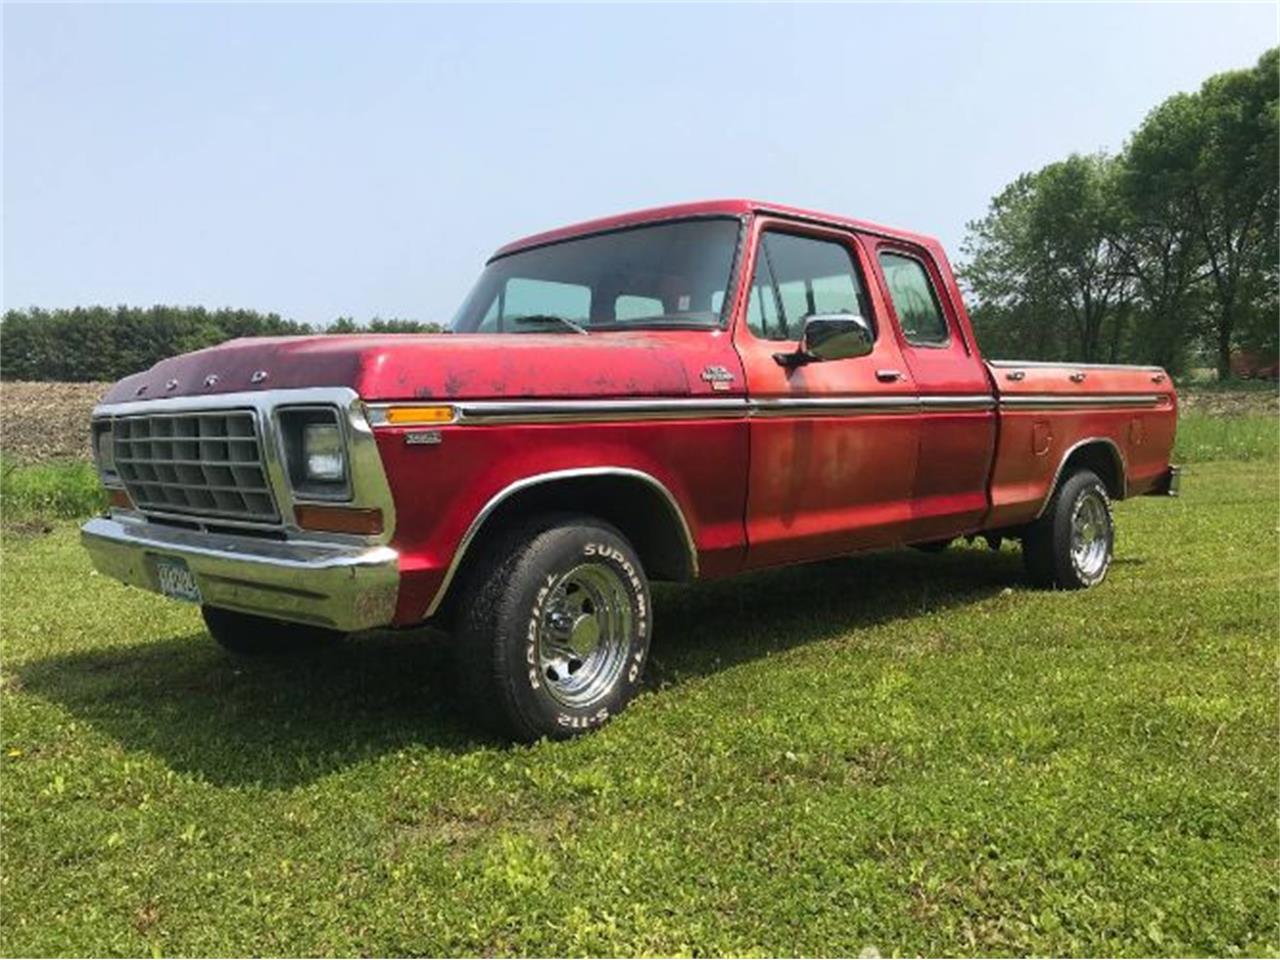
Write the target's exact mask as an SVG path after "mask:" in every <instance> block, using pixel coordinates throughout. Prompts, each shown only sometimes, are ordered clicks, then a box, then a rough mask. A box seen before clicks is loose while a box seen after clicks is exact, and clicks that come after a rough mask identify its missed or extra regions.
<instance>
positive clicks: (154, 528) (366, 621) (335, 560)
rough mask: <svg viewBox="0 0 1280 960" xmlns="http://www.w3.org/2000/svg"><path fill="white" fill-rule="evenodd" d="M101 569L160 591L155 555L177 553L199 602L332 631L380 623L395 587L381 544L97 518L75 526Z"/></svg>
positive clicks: (392, 565)
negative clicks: (295, 538)
mask: <svg viewBox="0 0 1280 960" xmlns="http://www.w3.org/2000/svg"><path fill="white" fill-rule="evenodd" d="M80 540H81V542H82V543H83V544H84V547H85V549H86V550H88V551H89V556H90V557H91V558H92V560H93V565H94V567H96V568H97V569H98V571H99V572H100V573H103V574H105V575H107V576H109V577H114V578H115V579H117V580H121V581H123V582H125V583H127V584H130V585H131V586H135V587H141V588H143V589H144V590H152V591H156V592H159V590H160V587H159V583H158V581H157V574H156V564H155V558H157V557H161V558H165V557H168V558H180V559H181V560H183V561H185V562H186V564H187V566H188V568H190V570H191V572H192V573H193V574H194V575H195V580H196V584H197V585H198V586H199V588H200V594H201V597H202V598H203V601H204V603H206V604H208V605H209V606H214V607H225V608H227V609H228V610H239V611H242V612H245V613H255V614H259V615H261V616H265V617H277V618H279V619H281V620H292V621H297V622H299V623H313V624H319V625H321V626H325V627H332V628H333V629H335V630H343V631H352V630H364V629H368V628H370V627H380V626H385V625H387V624H389V623H390V622H391V619H392V616H393V615H394V613H395V608H396V599H397V595H398V593H399V588H400V567H399V555H398V554H397V553H396V551H395V550H393V549H392V548H391V547H387V546H360V545H347V544H336V543H306V542H299V541H289V540H266V539H262V538H260V537H246V536H236V535H230V534H221V533H216V534H215V533H203V532H199V531H195V530H185V529H180V528H176V527H169V526H164V525H161V524H156V523H148V522H146V521H145V520H122V519H118V518H116V517H97V518H95V519H93V520H90V521H89V522H88V523H86V524H85V525H84V526H83V527H81V528H80Z"/></svg>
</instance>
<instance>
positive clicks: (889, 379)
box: [876, 370, 902, 383]
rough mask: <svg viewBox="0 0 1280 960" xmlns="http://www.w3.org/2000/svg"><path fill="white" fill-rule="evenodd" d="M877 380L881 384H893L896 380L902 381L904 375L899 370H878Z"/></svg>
mask: <svg viewBox="0 0 1280 960" xmlns="http://www.w3.org/2000/svg"><path fill="white" fill-rule="evenodd" d="M876 379H877V380H879V381H880V382H881V383H893V382H894V381H895V380H901V379H902V374H901V373H899V372H898V371H897V370H877V371H876Z"/></svg>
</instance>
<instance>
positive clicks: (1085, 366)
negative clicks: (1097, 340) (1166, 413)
mask: <svg viewBox="0 0 1280 960" xmlns="http://www.w3.org/2000/svg"><path fill="white" fill-rule="evenodd" d="M987 366H989V367H995V368H996V369H998V370H1006V369H1010V368H1015V367H1017V368H1021V367H1027V368H1028V369H1031V370H1035V369H1040V370H1044V369H1057V370H1064V369H1067V368H1070V369H1072V370H1131V371H1132V370H1137V371H1140V372H1142V373H1163V372H1164V368H1163V367H1157V366H1151V365H1147V364H1141V363H1071V362H1070V361H1066V360H1063V361H1055V360H988V361H987Z"/></svg>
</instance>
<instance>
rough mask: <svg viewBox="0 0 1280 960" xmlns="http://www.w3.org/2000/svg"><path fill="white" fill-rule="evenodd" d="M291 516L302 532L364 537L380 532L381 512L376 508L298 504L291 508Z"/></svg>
mask: <svg viewBox="0 0 1280 960" xmlns="http://www.w3.org/2000/svg"><path fill="white" fill-rule="evenodd" d="M293 516H294V519H295V520H297V522H298V526H300V527H302V528H303V529H304V530H322V531H324V532H325V533H358V534H363V535H365V536H372V535H373V534H377V533H381V532H382V511H381V510H379V509H378V508H377V507H334V506H329V505H327V504H317V503H300V504H298V505H297V506H295V507H294V508H293Z"/></svg>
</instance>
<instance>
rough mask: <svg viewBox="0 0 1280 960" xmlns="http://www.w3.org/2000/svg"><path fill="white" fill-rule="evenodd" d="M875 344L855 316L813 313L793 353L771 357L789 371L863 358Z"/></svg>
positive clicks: (856, 315) (861, 320) (869, 327)
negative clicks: (811, 365) (815, 364)
mask: <svg viewBox="0 0 1280 960" xmlns="http://www.w3.org/2000/svg"><path fill="white" fill-rule="evenodd" d="M875 340H876V338H875V334H874V333H873V332H872V330H871V324H869V323H867V321H866V320H865V319H864V318H862V317H861V316H859V315H858V314H856V313H815V314H812V315H810V316H808V317H806V318H805V321H804V329H803V331H802V332H801V334H800V343H799V345H798V346H797V347H796V349H795V350H793V351H790V352H783V353H775V354H774V355H773V359H774V362H776V363H777V364H778V365H779V366H781V367H786V368H787V369H788V370H792V369H795V368H796V367H802V366H804V365H805V364H807V363H821V362H824V361H827V360H848V359H850V358H852V357H865V356H866V355H867V354H869V353H870V352H871V351H872V350H873V349H874V348H875Z"/></svg>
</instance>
